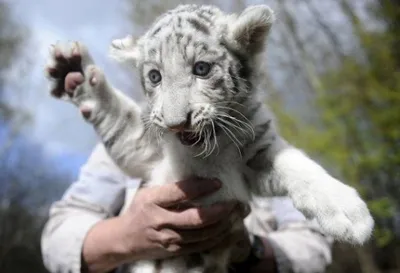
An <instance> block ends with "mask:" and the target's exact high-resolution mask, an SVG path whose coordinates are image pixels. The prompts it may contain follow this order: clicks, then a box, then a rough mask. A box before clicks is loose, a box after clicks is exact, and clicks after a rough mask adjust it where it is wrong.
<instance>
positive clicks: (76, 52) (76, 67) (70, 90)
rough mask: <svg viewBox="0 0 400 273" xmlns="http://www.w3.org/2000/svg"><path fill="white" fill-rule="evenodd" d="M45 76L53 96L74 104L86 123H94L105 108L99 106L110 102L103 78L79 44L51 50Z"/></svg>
mask: <svg viewBox="0 0 400 273" xmlns="http://www.w3.org/2000/svg"><path fill="white" fill-rule="evenodd" d="M46 74H47V77H48V79H49V80H50V93H51V95H52V96H54V97H56V98H59V99H64V100H68V101H70V102H72V103H74V104H75V105H76V106H78V107H79V110H80V112H81V114H82V115H83V117H84V118H85V119H87V120H91V119H93V118H94V117H95V115H96V113H98V111H99V110H100V109H101V108H103V107H102V106H103V105H102V106H100V103H102V102H103V101H107V84H106V81H105V77H104V74H103V72H102V71H101V70H100V69H99V68H98V67H96V66H95V65H94V64H93V60H92V58H91V56H90V55H89V52H88V50H87V48H86V47H85V46H84V45H83V44H81V43H79V42H73V43H69V44H56V45H54V46H52V48H51V52H50V57H49V64H48V65H47V67H46ZM103 104H104V103H103Z"/></svg>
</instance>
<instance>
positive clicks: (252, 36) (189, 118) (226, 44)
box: [112, 5, 273, 145]
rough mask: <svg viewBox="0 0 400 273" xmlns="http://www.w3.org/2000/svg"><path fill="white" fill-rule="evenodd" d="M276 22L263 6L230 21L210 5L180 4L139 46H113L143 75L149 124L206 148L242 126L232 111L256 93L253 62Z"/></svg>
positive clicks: (127, 41) (130, 40) (130, 42)
mask: <svg viewBox="0 0 400 273" xmlns="http://www.w3.org/2000/svg"><path fill="white" fill-rule="evenodd" d="M272 21H273V14H272V11H271V10H270V9H269V8H268V7H266V6H253V7H250V8H247V9H246V10H245V11H243V13H242V14H240V15H227V14H224V13H222V12H221V11H220V10H219V9H218V8H216V7H212V6H196V5H182V6H178V7H177V8H176V9H174V10H171V11H169V12H167V13H165V14H163V15H162V16H161V17H160V18H159V19H158V20H157V21H156V22H155V23H154V24H153V25H152V27H151V28H150V29H149V30H148V31H147V32H146V34H145V35H143V36H142V37H141V38H140V39H138V40H134V39H133V38H132V37H127V38H125V39H123V40H118V42H115V41H114V43H113V45H114V46H113V47H112V50H114V51H113V53H114V55H116V54H120V55H119V56H117V58H120V59H121V58H126V59H131V60H133V61H134V62H135V65H136V66H137V67H138V68H139V71H140V77H141V82H142V87H143V89H144V92H145V94H146V96H147V98H148V101H149V116H148V122H149V123H150V124H151V125H154V126H156V127H157V128H158V129H159V130H161V131H163V132H172V133H174V134H176V136H177V137H178V138H179V139H180V141H181V142H182V144H184V145H209V144H210V143H211V141H212V140H213V139H214V140H215V138H216V136H217V134H218V133H219V132H223V131H224V132H225V133H226V134H234V129H235V127H240V126H241V124H240V123H238V121H237V120H235V119H234V118H233V117H231V115H230V112H231V111H234V110H232V108H233V107H235V104H238V103H240V102H241V101H242V100H243V98H245V97H246V95H247V94H248V92H249V91H250V89H251V85H250V79H251V75H252V72H253V71H252V69H253V67H252V61H253V59H254V57H255V56H257V54H258V53H261V52H262V51H263V47H264V41H265V38H266V36H267V33H268V31H269V29H270V26H271V23H272ZM124 44H125V46H123V45H124ZM122 47H123V48H122ZM121 54H125V56H124V55H121ZM242 127H243V126H242Z"/></svg>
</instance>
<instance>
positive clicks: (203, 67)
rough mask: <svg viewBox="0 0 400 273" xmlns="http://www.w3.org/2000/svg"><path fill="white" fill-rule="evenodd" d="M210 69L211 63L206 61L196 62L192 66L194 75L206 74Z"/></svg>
mask: <svg viewBox="0 0 400 273" xmlns="http://www.w3.org/2000/svg"><path fill="white" fill-rule="evenodd" d="M210 71H211V64H210V63H206V62H201V61H200V62H197V63H195V64H194V66H193V74H194V75H196V76H201V77H204V76H207V75H208V73H210Z"/></svg>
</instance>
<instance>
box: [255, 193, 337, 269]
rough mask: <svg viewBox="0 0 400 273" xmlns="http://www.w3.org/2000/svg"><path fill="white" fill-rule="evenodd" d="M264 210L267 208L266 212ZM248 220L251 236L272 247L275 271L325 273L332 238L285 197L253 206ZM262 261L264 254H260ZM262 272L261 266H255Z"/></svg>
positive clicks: (329, 257)
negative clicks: (252, 214)
mask: <svg viewBox="0 0 400 273" xmlns="http://www.w3.org/2000/svg"><path fill="white" fill-rule="evenodd" d="M267 211H270V212H271V213H270V214H269V213H268V212H267ZM255 212H256V214H257V216H256V217H254V218H253V219H251V221H252V222H251V224H252V226H251V228H252V229H253V231H254V235H255V236H257V237H258V239H259V240H260V241H261V242H262V243H263V244H264V245H265V246H269V247H272V250H273V254H274V257H275V262H276V263H275V264H276V268H277V272H279V273H289V272H293V273H317V272H318V273H320V272H325V271H326V269H327V266H328V265H329V264H330V263H331V261H332V253H331V251H332V249H331V247H332V239H331V238H330V237H327V236H325V235H324V234H323V233H322V232H321V231H320V228H319V225H318V224H317V223H316V222H315V221H309V220H307V219H306V218H305V217H304V215H303V214H301V213H300V212H299V211H298V210H297V209H296V208H295V207H294V206H293V203H292V201H291V200H290V199H289V198H287V197H273V198H270V200H269V201H268V202H264V204H261V206H260V205H259V204H258V206H257V208H256V209H255ZM259 258H260V259H261V261H260V262H261V263H262V260H263V257H262V256H261V257H259ZM257 268H259V269H258V271H254V272H253V271H252V273H261V272H266V271H263V269H262V267H260V266H257Z"/></svg>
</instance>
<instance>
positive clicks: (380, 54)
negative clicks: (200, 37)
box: [0, 0, 400, 273]
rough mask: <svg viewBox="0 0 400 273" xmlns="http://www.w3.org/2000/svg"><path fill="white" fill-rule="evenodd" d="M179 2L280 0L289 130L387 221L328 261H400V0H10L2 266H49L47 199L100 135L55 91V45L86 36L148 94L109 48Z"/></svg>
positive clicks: (2, 26)
mask: <svg viewBox="0 0 400 273" xmlns="http://www.w3.org/2000/svg"><path fill="white" fill-rule="evenodd" d="M180 3H201V4H203V3H207V4H217V5H218V6H220V7H221V8H222V9H223V10H225V11H232V12H239V11H240V10H242V9H244V8H245V7H246V6H247V5H250V4H261V3H264V4H268V5H270V6H271V7H272V8H273V9H274V10H275V11H276V13H277V22H276V24H275V25H274V26H273V28H272V32H271V36H270V38H269V42H268V49H267V53H266V54H265V58H266V60H267V62H266V66H265V82H263V83H262V84H263V85H264V86H265V91H266V92H267V95H268V96H267V103H268V104H269V105H270V106H271V107H272V108H273V109H274V111H275V113H276V115H277V118H278V121H279V125H280V128H281V132H282V134H283V135H284V136H285V137H286V138H288V139H289V140H290V141H292V142H293V143H294V144H296V145H297V146H298V147H300V148H302V149H304V150H305V151H307V152H308V153H309V154H310V155H312V156H313V157H314V158H316V159H318V160H320V162H321V164H322V165H323V166H324V167H326V168H327V169H329V171H331V172H332V173H333V174H334V175H336V176H337V177H339V178H341V179H343V180H344V181H346V182H347V183H349V184H350V185H352V186H354V187H356V188H357V189H358V190H359V191H360V192H361V193H362V195H363V197H364V198H365V199H366V200H368V204H369V207H370V209H371V211H372V212H373V214H374V217H375V219H376V221H377V227H376V230H375V233H374V238H373V240H371V242H370V243H369V244H368V245H366V246H364V247H362V248H352V247H349V246H348V245H340V244H335V245H334V252H333V254H334V256H333V259H334V260H333V264H332V265H331V266H330V268H329V270H328V271H329V272H338V273H339V272H351V273H353V272H354V273H357V272H363V273H364V272H371V273H375V272H400V243H399V242H400V240H399V238H400V211H399V205H400V169H399V165H400V164H399V163H400V1H399V0H324V1H322V0H320V1H318V0H279V1H275V0H268V1H247V2H246V1H244V0H232V1H229V0H225V1H224V0H221V1H178V0H167V1H165V0H163V1H161V0H159V1H155V0H148V1H139V0H119V1H111V0H107V1H96V0H85V1H79V0H69V1H52V0H36V1H29V0H9V1H5V0H0V272H1V273H20V272H21V273H22V272H35V273H41V272H46V271H45V269H44V267H43V265H42V260H41V257H40V245H39V239H40V233H41V229H42V225H43V223H44V221H45V220H46V217H47V213H48V207H49V204H50V203H51V202H52V201H54V200H56V199H58V198H60V197H61V195H62V194H63V192H64V190H65V189H66V187H68V185H69V184H70V183H71V182H73V181H74V179H76V177H77V175H78V172H79V169H80V167H81V165H82V164H83V163H84V162H85V160H86V159H87V157H88V155H89V153H90V152H91V149H92V148H93V147H94V145H95V143H96V141H97V138H96V136H95V134H94V132H93V131H92V129H91V127H90V126H88V125H87V124H86V123H85V122H84V121H83V120H82V119H81V118H80V115H79V114H78V112H77V111H76V109H75V108H74V107H73V106H72V105H69V104H66V103H64V102H60V101H57V100H55V99H53V98H51V97H50V96H49V95H48V93H47V88H48V86H47V82H46V79H45V77H44V74H43V69H44V65H45V62H46V57H47V54H48V48H49V45H50V44H52V43H55V42H56V41H68V40H80V41H82V42H83V43H85V44H86V45H87V46H88V47H89V48H90V50H91V52H92V53H93V56H94V58H95V60H96V62H97V64H98V65H100V66H101V67H102V68H103V69H104V70H105V71H106V74H107V75H108V77H109V78H110V80H111V81H112V82H113V83H114V85H115V86H117V87H118V88H120V89H122V90H124V91H125V92H127V93H129V94H130V95H132V96H133V97H134V98H136V99H140V98H141V91H140V87H139V85H138V81H137V79H136V76H135V75H134V74H133V72H132V71H127V70H126V69H122V68H121V67H119V66H117V65H116V64H115V63H114V62H112V61H110V59H109V58H108V57H107V48H108V46H109V44H110V42H111V40H112V39H114V38H120V37H123V36H125V35H126V34H127V33H133V34H135V35H139V34H141V33H142V32H143V31H144V29H145V27H146V26H147V25H148V24H149V23H150V22H151V21H153V20H154V18H155V16H157V15H159V14H160V13H162V12H164V11H165V10H167V9H169V8H174V7H175V6H176V5H177V4H180Z"/></svg>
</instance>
